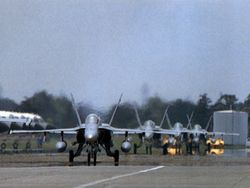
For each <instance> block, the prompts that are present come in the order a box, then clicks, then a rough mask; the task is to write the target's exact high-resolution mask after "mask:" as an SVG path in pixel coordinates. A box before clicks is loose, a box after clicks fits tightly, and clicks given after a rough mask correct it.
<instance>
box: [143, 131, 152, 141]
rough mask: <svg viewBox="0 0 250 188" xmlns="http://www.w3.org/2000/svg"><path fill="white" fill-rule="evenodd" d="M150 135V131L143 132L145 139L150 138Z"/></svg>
mask: <svg viewBox="0 0 250 188" xmlns="http://www.w3.org/2000/svg"><path fill="white" fill-rule="evenodd" d="M152 136H153V134H152V133H150V132H145V138H146V139H150V138H152Z"/></svg>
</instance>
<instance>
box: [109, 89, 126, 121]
mask: <svg viewBox="0 0 250 188" xmlns="http://www.w3.org/2000/svg"><path fill="white" fill-rule="evenodd" d="M122 95H123V93H122V94H121V96H120V98H119V101H118V103H117V105H116V107H115V110H114V112H113V114H112V116H111V118H110V121H109V125H111V123H112V122H113V119H114V117H115V113H116V111H117V108H118V106H119V105H120V103H121V100H122Z"/></svg>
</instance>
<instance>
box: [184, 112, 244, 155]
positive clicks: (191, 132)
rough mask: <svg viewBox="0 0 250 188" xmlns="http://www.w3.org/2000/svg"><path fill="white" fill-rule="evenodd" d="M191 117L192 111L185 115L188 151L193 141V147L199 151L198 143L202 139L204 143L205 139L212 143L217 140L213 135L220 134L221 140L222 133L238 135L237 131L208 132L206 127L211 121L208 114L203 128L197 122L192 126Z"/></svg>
mask: <svg viewBox="0 0 250 188" xmlns="http://www.w3.org/2000/svg"><path fill="white" fill-rule="evenodd" d="M192 117H193V113H192V114H191V116H190V117H189V116H188V115H187V118H188V126H187V129H188V130H186V132H187V133H188V137H189V139H190V146H189V147H190V148H189V150H190V152H191V150H192V148H191V147H192V145H193V143H194V146H195V149H196V150H198V152H199V145H200V143H201V142H202V141H204V143H206V142H207V140H210V142H211V143H212V144H213V143H215V142H216V140H217V139H216V138H215V136H220V137H221V138H220V139H221V140H223V136H224V135H231V136H239V134H238V133H226V132H214V131H212V132H209V131H208V128H209V125H210V122H211V120H212V117H213V116H210V118H209V120H208V122H207V125H206V127H205V129H203V128H202V127H201V125H199V124H195V125H194V126H193V127H192V124H191V120H192ZM189 127H190V128H189ZM210 142H209V143H210ZM208 150H210V145H208Z"/></svg>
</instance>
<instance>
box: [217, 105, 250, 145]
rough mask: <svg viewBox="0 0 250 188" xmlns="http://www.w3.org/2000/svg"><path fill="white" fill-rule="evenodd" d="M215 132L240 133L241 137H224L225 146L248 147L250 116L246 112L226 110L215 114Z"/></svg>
mask: <svg viewBox="0 0 250 188" xmlns="http://www.w3.org/2000/svg"><path fill="white" fill-rule="evenodd" d="M213 121H214V122H213V124H214V126H213V129H214V130H213V131H215V132H216V131H217V132H226V133H239V134H240V135H239V136H228V135H227V136H223V139H224V141H225V144H228V145H246V141H247V136H248V114H247V113H246V112H240V111H233V110H225V111H217V112H214V114H213Z"/></svg>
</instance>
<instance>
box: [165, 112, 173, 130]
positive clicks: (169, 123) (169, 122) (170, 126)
mask: <svg viewBox="0 0 250 188" xmlns="http://www.w3.org/2000/svg"><path fill="white" fill-rule="evenodd" d="M166 118H167V121H168V125H169V128H170V129H172V128H173V126H172V124H171V121H170V119H169V116H168V112H167V113H166Z"/></svg>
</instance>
